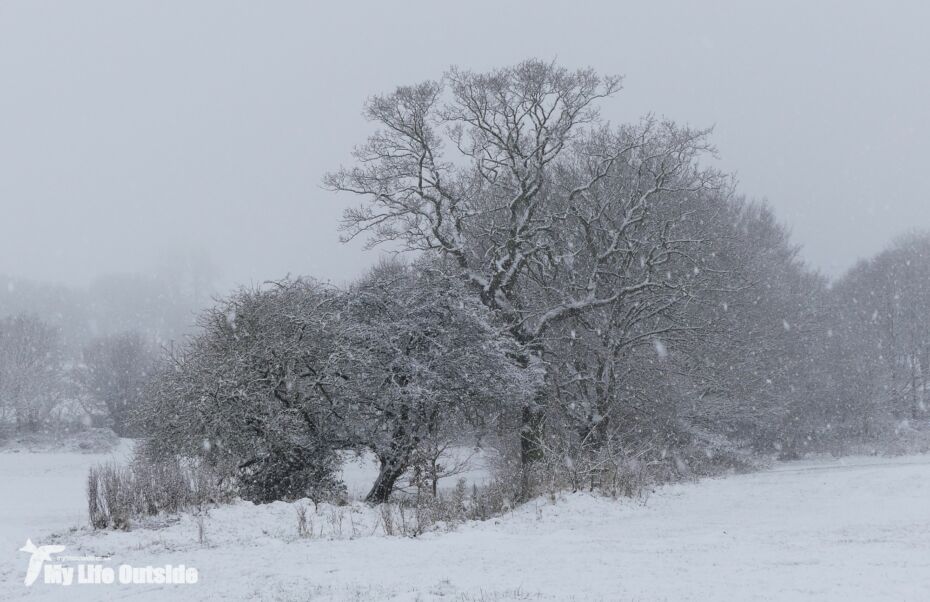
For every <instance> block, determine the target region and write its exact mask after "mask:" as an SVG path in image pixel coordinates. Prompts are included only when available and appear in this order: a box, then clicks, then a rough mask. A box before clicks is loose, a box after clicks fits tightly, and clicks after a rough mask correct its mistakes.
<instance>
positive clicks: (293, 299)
mask: <svg viewBox="0 0 930 602" xmlns="http://www.w3.org/2000/svg"><path fill="white" fill-rule="evenodd" d="M338 300H339V297H338V296H337V295H336V294H335V292H334V291H332V290H331V289H328V288H327V287H323V286H321V285H319V284H316V283H314V282H309V281H302V280H297V281H283V282H280V283H275V284H273V285H271V286H270V288H266V289H257V290H240V291H238V292H236V293H234V294H232V295H231V296H230V297H229V298H227V299H225V300H223V301H222V302H221V303H220V304H219V305H218V306H217V307H215V308H213V309H211V310H208V311H207V312H205V313H204V314H203V315H202V316H201V318H200V325H201V328H202V331H201V333H200V334H199V335H197V336H196V337H194V338H193V339H191V341H190V342H189V343H188V345H187V346H185V347H184V348H181V349H179V350H176V352H175V353H174V354H173V355H172V356H171V357H170V358H168V360H167V361H166V362H165V363H164V365H163V366H162V367H161V369H160V370H159V371H158V373H157V374H156V375H155V378H154V379H153V380H152V381H151V383H150V385H149V387H148V388H147V390H146V394H145V399H144V403H143V407H142V409H141V411H140V413H139V418H138V421H139V423H140V425H141V427H142V429H143V432H144V433H145V435H146V437H145V441H144V442H143V445H142V446H141V453H142V454H143V455H145V456H147V457H149V458H151V459H154V460H161V459H165V458H174V457H178V456H180V457H184V458H199V459H201V460H202V461H203V462H204V463H206V464H208V465H210V466H211V467H213V468H214V469H215V470H217V471H218V472H221V473H222V474H223V475H224V476H226V477H227V478H228V479H229V480H230V481H231V482H232V483H233V484H235V485H237V486H238V488H239V493H240V495H242V496H243V497H245V498H246V499H250V500H254V501H256V502H269V501H274V500H279V499H297V498H302V497H307V496H313V497H319V496H323V497H327V498H328V497H333V496H338V495H340V494H341V487H340V485H339V484H338V482H337V479H336V478H335V476H334V475H335V471H336V468H337V467H338V457H337V455H336V452H337V449H340V448H345V447H347V446H351V443H352V442H351V440H349V439H348V437H347V434H346V431H345V424H344V421H343V420H342V419H341V418H340V416H342V415H343V413H344V410H343V409H341V408H340V407H339V406H338V404H339V403H340V398H339V396H338V395H337V391H338V389H339V388H340V387H341V386H342V385H343V383H344V382H345V378H344V377H343V376H342V375H341V374H340V373H339V372H338V370H337V366H336V364H335V363H334V361H333V360H334V357H335V355H334V351H333V350H334V343H333V337H334V336H335V335H336V333H337V330H336V327H335V324H336V321H337V319H338V311H339V307H338V304H337V302H338Z"/></svg>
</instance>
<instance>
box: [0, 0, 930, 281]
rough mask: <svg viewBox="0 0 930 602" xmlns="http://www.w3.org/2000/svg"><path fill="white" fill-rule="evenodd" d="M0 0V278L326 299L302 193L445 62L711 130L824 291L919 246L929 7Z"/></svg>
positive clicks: (345, 261) (318, 213) (320, 226)
mask: <svg viewBox="0 0 930 602" xmlns="http://www.w3.org/2000/svg"><path fill="white" fill-rule="evenodd" d="M323 4H324V3H323V2H311V1H309V0H307V1H304V2H271V1H268V2H231V1H228V0H223V1H215V2H213V1H210V2H208V1H202V0H201V1H196V2H195V1H191V0H184V1H175V2H165V1H158V2H156V1H149V2H133V1H127V0H114V1H111V2H94V1H88V0H82V1H81V2H73V1H70V0H61V1H59V2H40V1H37V0H22V1H9V0H0V273H7V274H12V275H16V276H25V277H30V278H33V279H40V280H56V281H61V282H66V283H69V284H85V283H87V282H88V281H89V280H91V279H92V278H93V277H94V276H96V275H98V274H102V273H107V272H117V271H121V272H125V271H146V270H148V269H150V268H151V267H152V266H153V265H155V264H157V263H158V262H159V261H161V258H162V257H164V256H166V255H177V254H183V253H187V252H189V251H195V252H200V253H202V252H207V253H209V254H210V255H212V257H213V260H214V262H215V263H216V264H217V265H218V267H219V269H220V270H221V273H222V283H223V285H224V286H225V285H228V284H231V283H234V282H250V281H262V280H265V279H268V278H273V277H279V276H282V275H284V274H286V273H292V274H313V275H316V276H320V277H324V278H329V279H333V280H336V281H342V280H344V279H346V278H349V277H351V276H353V275H355V274H356V273H358V272H359V271H360V270H361V269H362V268H363V267H364V266H366V265H368V264H370V263H371V262H372V261H374V259H375V256H374V254H373V252H368V251H364V250H362V249H361V248H360V246H359V245H354V246H346V245H341V244H340V243H339V242H338V235H337V232H336V225H337V222H338V218H339V215H340V213H341V210H342V208H343V206H344V204H345V203H349V202H355V199H350V198H345V197H340V196H336V195H333V194H331V193H329V192H327V191H324V190H322V189H321V187H320V179H321V176H322V174H323V172H325V171H326V170H329V169H333V168H335V167H338V166H339V164H340V163H346V162H348V160H349V152H350V150H351V148H352V146H353V144H356V143H358V142H361V141H362V140H363V138H364V136H365V135H366V133H367V132H368V131H369V125H368V124H366V123H365V121H364V120H363V119H362V117H361V104H362V102H363V100H364V98H365V97H366V96H368V95H370V94H373V93H377V92H383V91H388V90H390V89H391V88H392V87H393V86H396V85H398V84H406V83H414V82H417V81H420V80H422V79H427V78H433V77H437V76H439V75H440V74H441V72H442V71H443V69H444V68H446V67H447V66H448V65H450V64H458V65H460V66H465V67H472V68H475V69H482V70H483V69H489V68H492V67H495V66H501V65H507V64H511V63H515V62H517V61H519V60H522V59H524V58H528V57H541V58H544V59H557V60H558V61H559V62H561V63H562V64H564V65H566V66H572V67H575V66H587V65H590V66H593V67H595V68H596V69H598V70H600V71H602V72H605V73H621V74H624V75H625V76H626V79H625V83H624V86H625V90H624V91H623V92H622V93H621V94H620V95H619V96H618V97H616V99H614V100H613V101H611V104H610V106H609V109H608V111H607V113H608V115H609V116H610V117H611V118H612V119H613V120H616V121H619V120H632V119H635V118H636V117H638V116H639V115H640V114H642V113H645V112H647V111H652V112H655V113H657V114H659V115H663V116H667V117H670V118H673V119H676V120H678V121H682V122H688V123H690V124H692V125H697V126H708V125H714V126H716V130H715V134H714V141H715V143H716V145H717V147H718V148H719V151H720V155H721V165H722V167H724V168H725V169H727V170H731V171H735V172H737V174H738V177H739V181H740V190H741V191H742V192H743V193H745V194H746V195H748V196H751V197H756V198H767V199H768V200H769V201H770V203H771V204H772V205H773V206H774V207H775V208H776V209H777V211H778V214H779V215H780V216H781V218H782V219H783V220H784V221H785V222H787V223H788V224H790V225H791V227H792V228H793V231H794V234H795V237H796V240H797V241H798V242H800V243H801V244H803V245H804V249H805V251H804V253H805V257H806V258H807V259H808V260H809V262H810V263H811V264H812V265H814V266H815V267H818V268H820V269H822V270H823V271H824V272H826V273H828V274H831V275H835V274H838V273H839V272H840V271H841V270H843V269H845V268H846V267H848V266H849V265H851V264H852V263H853V262H854V261H855V260H856V259H857V258H859V257H862V256H866V255H869V254H872V253H874V252H876V251H877V250H879V249H880V248H881V247H882V246H883V245H885V244H886V243H887V242H888V241H889V240H891V239H892V238H893V237H894V236H896V235H897V234H899V233H902V232H904V231H907V230H908V229H910V228H930V177H928V175H927V159H928V155H930V151H928V149H930V83H928V74H930V36H928V35H927V33H926V29H927V24H928V22H930V8H928V7H930V3H927V2H923V1H914V2H881V3H880V2H825V1H818V2H786V1H784V0H781V1H778V2H774V1H773V2H767V3H762V2H728V3H722V2H706V1H702V2H680V3H671V2H666V3H663V2H653V1H651V0H650V1H646V0H641V1H638V2H619V1H611V2H600V3H594V2H591V3H588V2H581V1H572V2H568V1H561V2H542V1H540V0H533V1H531V2H516V1H508V2H503V1H500V0H498V1H494V2H477V1H460V2H454V3H453V2H438V1H435V0H433V1H431V2H422V3H413V2H399V1H398V2H394V1H390V2H388V1H381V2H371V3H354V2H345V1H343V2H338V3H336V2H330V3H327V4H328V5H329V6H323Z"/></svg>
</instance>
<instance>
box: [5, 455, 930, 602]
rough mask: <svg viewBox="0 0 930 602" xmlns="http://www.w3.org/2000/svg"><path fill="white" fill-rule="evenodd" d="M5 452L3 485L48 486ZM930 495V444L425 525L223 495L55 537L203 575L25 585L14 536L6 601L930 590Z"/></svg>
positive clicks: (767, 595)
mask: <svg viewBox="0 0 930 602" xmlns="http://www.w3.org/2000/svg"><path fill="white" fill-rule="evenodd" d="M36 457H37V456H35V455H33V456H31V457H29V456H27V458H32V459H33V460H35V459H36ZM6 460H7V458H5V457H0V478H3V479H4V482H5V483H7V484H9V485H12V486H13V487H15V488H19V489H25V488H28V487H31V486H36V485H37V481H36V480H33V481H30V480H29V477H27V475H26V474H25V472H26V471H24V470H23V469H22V468H20V469H16V468H15V467H13V466H11V465H10V463H9V462H8V461H6ZM43 463H44V465H46V466H47V463H45V462H44V460H43ZM54 474H55V475H57V476H63V475H64V473H60V472H59V473H54ZM56 478H57V477H56ZM46 481H48V483H46ZM50 483H51V479H50V478H46V479H44V480H42V484H41V485H39V486H40V487H41V488H47V487H49V486H50ZM928 500H930V457H927V456H913V457H903V458H891V459H881V458H849V459H846V460H843V461H836V460H829V461H825V460H818V461H805V462H797V463H791V464H780V465H777V466H776V467H775V468H774V469H773V470H770V471H766V472H760V473H756V474H749V475H739V476H731V477H727V478H721V479H709V480H705V481H702V482H700V483H688V484H680V485H674V486H668V487H664V488H661V489H660V490H659V491H657V492H655V493H654V494H653V495H651V496H650V497H649V498H648V499H647V500H646V502H645V503H643V502H642V501H633V500H619V501H614V500H610V499H605V498H600V497H595V496H591V495H588V494H580V493H579V494H569V495H564V496H561V497H559V498H558V499H556V500H555V501H554V502H553V501H551V500H548V499H540V500H537V501H535V502H532V503H529V504H526V505H524V506H522V507H519V508H517V509H516V510H514V511H513V512H512V513H509V514H507V515H506V516H503V517H500V518H498V519H496V520H491V521H487V522H483V523H470V524H466V525H462V526H459V527H458V528H456V529H455V530H454V531H452V532H445V531H443V530H439V531H437V532H431V533H427V534H425V535H422V536H421V537H418V538H416V539H413V538H408V537H397V536H395V537H386V536H384V535H383V529H382V528H379V525H378V522H379V512H378V510H375V509H371V508H369V507H367V506H365V505H363V504H360V503H354V504H351V505H349V506H345V507H341V508H340V507H333V506H328V505H321V506H320V507H319V508H318V509H317V511H316V512H315V513H312V512H313V510H312V507H311V510H310V512H311V513H312V522H313V524H314V535H313V536H312V537H310V538H302V537H299V536H298V532H297V519H296V509H295V504H285V503H275V504H267V505H262V506H255V505H252V504H250V503H245V502H241V503H237V504H234V505H231V506H227V507H220V508H214V509H212V510H210V512H209V515H208V516H207V517H206V518H205V519H204V521H203V525H204V534H205V541H204V542H203V543H201V542H200V541H199V534H198V525H197V518H196V517H194V516H182V517H178V518H175V519H172V520H170V521H168V524H167V525H165V526H162V527H160V528H157V529H145V528H137V529H135V530H133V531H131V532H128V533H124V532H96V533H94V532H91V531H89V530H86V529H84V530H80V531H77V532H74V533H67V532H66V533H64V534H63V535H61V536H59V537H58V538H57V540H58V541H60V542H61V543H63V544H65V545H66V546H68V547H67V551H66V552H65V553H66V554H82V555H83V554H92V555H97V556H112V560H111V561H110V564H112V565H118V564H122V563H128V564H132V565H135V566H140V565H150V564H153V565H159V564H166V563H170V564H174V565H177V564H185V565H187V566H194V567H196V568H197V569H198V570H199V575H200V581H199V583H197V584H196V585H172V586H164V585H162V586H155V585H148V586H143V585H135V586H129V585H127V586H120V585H106V586H105V585H74V586H71V587H70V588H67V591H65V588H62V587H61V586H50V585H45V584H41V583H40V584H36V585H34V586H33V587H32V588H30V589H28V590H27V589H26V588H24V587H23V585H22V582H21V581H22V576H23V574H24V571H25V555H24V554H21V553H20V554H17V553H16V552H15V549H16V548H18V547H20V546H21V545H22V541H10V542H9V544H7V540H6V539H5V540H4V550H3V554H4V557H3V558H2V559H0V560H2V563H0V566H2V567H3V568H2V570H3V576H4V583H3V589H0V599H18V598H23V599H37V600H40V599H41V600H63V599H68V600H71V599H77V600H99V599H132V600H214V599H217V600H219V599H225V600H241V599H266V600H432V599H440V600H463V601H464V600H476V601H477V600H482V601H490V600H537V599H538V600H617V599H620V600H724V599H738V600H747V599H749V600H752V599H759V600H799V599H802V600H803V599H816V600H903V599H907V600H921V599H930V554H928V552H927V549H928V547H927V546H928V544H930V504H928ZM82 510H83V505H81V506H80V507H79V508H77V509H76V511H73V510H70V509H69V510H67V511H66V515H62V516H58V517H57V518H56V519H55V520H51V519H50V518H49V516H48V515H46V514H42V513H40V514H37V515H36V516H35V517H33V519H34V520H37V521H38V522H36V523H34V525H33V526H32V528H31V530H30V531H29V532H30V533H31V536H32V537H33V540H34V541H36V542H37V543H49V542H50V541H51V540H52V538H49V537H47V536H44V535H43V532H44V531H45V530H46V529H48V528H49V527H52V528H54V527H57V526H60V525H61V524H62V523H63V522H66V521H67V520H69V519H71V518H73V517H74V515H75V514H80V512H81V511H82ZM340 515H341V518H340ZM56 521H57V522H56ZM77 522H78V523H81V524H83V522H84V521H83V520H79V521H77ZM337 524H341V526H340V527H337ZM321 529H322V537H321V536H320V535H319V533H320V530H321ZM20 532H21V531H17V535H18V534H19V533H20ZM37 538H38V539H37Z"/></svg>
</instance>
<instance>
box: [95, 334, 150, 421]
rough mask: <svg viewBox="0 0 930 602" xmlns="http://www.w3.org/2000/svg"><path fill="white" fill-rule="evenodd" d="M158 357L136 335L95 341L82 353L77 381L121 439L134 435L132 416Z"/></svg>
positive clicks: (117, 336)
mask: <svg viewBox="0 0 930 602" xmlns="http://www.w3.org/2000/svg"><path fill="white" fill-rule="evenodd" d="M156 358H157V355H156V353H155V350H154V349H153V348H152V346H151V344H150V343H149V342H148V341H146V340H145V338H144V337H143V336H142V335H141V334H140V333H138V332H125V333H122V334H117V335H112V336H108V337H103V338H98V339H96V340H94V341H92V342H91V343H89V344H88V345H87V346H85V347H84V351H83V369H82V370H81V371H80V376H79V378H80V380H81V383H82V385H83V388H84V391H85V393H86V394H87V395H88V396H89V397H90V398H91V400H92V401H93V406H94V407H95V408H102V409H103V411H104V412H105V414H106V416H107V419H108V420H109V422H110V424H111V426H112V428H113V430H114V431H115V432H116V434H117V435H119V436H121V437H129V436H133V435H135V434H137V432H136V430H135V429H134V428H133V425H132V424H131V422H132V414H133V412H134V410H135V409H136V408H137V406H138V405H139V403H140V400H141V398H142V393H143V391H144V389H145V386H146V382H147V380H148V378H149V377H150V375H151V373H152V371H153V370H154V368H155V362H156Z"/></svg>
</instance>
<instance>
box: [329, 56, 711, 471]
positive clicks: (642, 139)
mask: <svg viewBox="0 0 930 602" xmlns="http://www.w3.org/2000/svg"><path fill="white" fill-rule="evenodd" d="M619 89H620V78H618V77H614V76H609V77H601V76H599V75H597V74H596V73H595V72H594V71H592V70H590V69H585V70H579V71H569V70H567V69H564V68H562V67H559V66H556V65H553V64H548V63H544V62H541V61H538V60H529V61H526V62H523V63H520V64H518V65H515V66H513V67H507V68H503V69H499V70H496V71H492V72H490V73H474V72H471V71H466V70H460V69H451V70H449V71H448V72H446V74H445V75H444V76H443V78H442V79H441V80H440V81H430V82H425V83H422V84H419V85H414V86H405V87H400V88H398V89H397V90H396V91H395V92H393V93H391V94H388V95H384V96H376V97H374V98H372V99H371V100H370V101H369V102H368V103H367V105H366V114H367V116H368V117H369V118H370V119H371V120H373V121H374V122H375V123H376V124H377V125H378V126H379V127H380V129H379V130H378V131H377V132H376V133H375V134H373V135H372V136H371V137H370V138H369V139H368V142H367V143H366V144H364V145H362V146H361V147H359V148H358V150H357V151H356V153H355V156H356V159H357V161H358V164H357V165H356V166H355V167H351V168H346V169H342V170H340V171H338V172H335V173H333V174H330V175H329V176H328V177H327V178H326V183H327V184H328V185H329V186H330V187H331V188H332V189H335V190H340V191H348V192H352V193H356V194H359V195H362V196H364V197H366V198H367V199H368V202H367V203H366V204H364V205H362V206H360V207H358V208H355V209H350V210H348V211H346V213H345V222H344V226H345V230H346V233H347V236H348V237H353V236H357V235H361V234H367V235H369V236H370V242H371V244H377V243H381V242H385V241H395V242H397V243H400V244H402V245H404V246H405V247H406V248H409V249H415V250H424V251H436V252H440V253H441V254H443V255H444V256H445V257H447V258H449V259H450V260H452V261H453V262H454V263H455V264H456V265H457V266H458V268H459V270H460V271H461V274H462V277H463V278H464V279H465V280H466V281H467V282H468V283H469V284H470V285H471V286H472V289H473V290H474V291H475V292H476V293H477V295H478V296H479V298H480V299H481V300H482V302H483V303H484V304H485V305H486V306H487V307H489V308H491V309H493V310H495V311H496V312H497V313H498V314H499V315H500V316H501V318H502V319H503V320H504V321H505V322H506V324H507V325H508V328H509V330H510V332H511V334H512V335H513V336H514V337H515V338H516V339H517V340H518V341H519V342H520V343H521V344H523V345H524V346H525V348H526V349H527V356H528V357H526V358H525V360H524V364H525V365H530V364H535V363H538V360H539V359H540V357H541V356H542V338H543V337H544V336H545V335H546V334H547V333H548V332H549V331H550V330H551V329H552V328H553V327H555V326H557V325H559V324H562V323H564V322H565V321H566V320H568V319H570V318H572V317H578V316H583V315H586V314H587V313H589V312H591V311H594V310H596V309H597V308H603V307H606V306H608V305H611V304H613V303H616V302H618V301H623V300H626V299H629V298H630V297H632V296H634V295H639V294H641V293H643V292H644V291H653V290H660V289H663V288H664V287H665V286H666V279H665V278H664V276H662V275H661V274H663V273H664V272H665V266H666V264H668V263H669V262H670V261H671V260H672V258H673V257H676V256H678V255H679V254H682V253H684V254H687V253H688V252H689V250H691V249H692V248H693V247H694V245H695V241H693V240H689V239H684V240H683V239H680V238H678V237H677V236H676V234H675V232H674V229H673V228H672V227H671V226H672V225H673V224H672V221H669V222H668V223H666V224H665V225H666V226H667V227H666V228H663V227H653V226H655V225H654V224H652V220H653V216H654V215H656V212H655V208H656V207H657V206H660V205H663V204H665V203H672V204H673V205H675V206H677V207H680V209H681V211H680V212H678V214H677V215H676V214H675V212H674V211H668V212H659V213H660V214H662V215H664V216H668V218H669V219H670V220H674V219H679V220H680V219H685V218H686V217H687V215H688V210H687V200H688V199H689V198H690V197H691V196H692V195H700V194H704V193H706V192H714V191H722V190H724V189H725V188H726V187H727V183H726V179H725V178H723V177H722V176H721V175H720V174H718V173H717V172H715V171H713V170H711V169H707V168H702V167H700V166H699V164H698V160H699V158H700V157H701V156H702V155H705V154H706V153H708V152H710V151H711V148H710V146H709V144H708V142H707V139H706V134H707V132H706V131H704V130H692V129H689V128H683V127H679V126H677V125H675V124H674V123H671V122H668V121H659V120H656V119H654V118H651V117H650V118H646V119H643V120H642V121H640V122H639V123H636V124H633V125H626V126H621V127H610V126H608V125H607V124H605V123H604V122H603V121H602V120H601V119H600V117H599V112H598V104H599V103H600V102H601V101H602V100H604V99H606V98H609V97H611V96H613V95H614V94H616V92H617V91H618V90H619ZM607 209H610V210H609V211H608V210H607ZM647 224H648V227H647V226H646V225H647ZM644 227H645V228H646V230H647V231H648V232H650V233H652V234H654V236H651V237H649V238H648V239H646V240H645V241H644V240H643V239H642V238H641V237H640V234H641V233H642V232H643V231H644V230H643V229H644ZM633 264H644V265H646V266H648V268H649V269H646V270H638V271H634V272H631V271H630V270H629V269H628V268H629V266H630V265H633ZM557 275H558V277H557ZM563 276H567V277H563ZM634 276H635V277H638V279H637V278H635V277H634ZM529 356H533V357H529ZM522 404H523V409H522V423H523V424H522V428H520V438H521V457H522V460H523V462H524V464H525V463H527V462H529V461H530V460H532V459H533V458H534V457H538V455H539V449H538V448H539V445H538V437H539V431H540V428H539V427H540V421H541V417H542V415H543V408H544V406H545V400H543V399H541V398H540V397H538V396H532V397H529V398H526V399H524V400H522Z"/></svg>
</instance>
